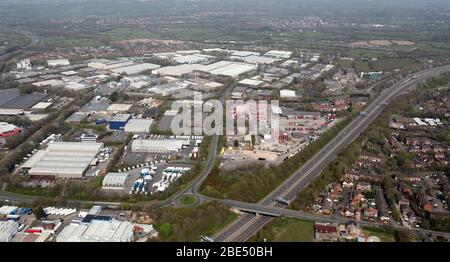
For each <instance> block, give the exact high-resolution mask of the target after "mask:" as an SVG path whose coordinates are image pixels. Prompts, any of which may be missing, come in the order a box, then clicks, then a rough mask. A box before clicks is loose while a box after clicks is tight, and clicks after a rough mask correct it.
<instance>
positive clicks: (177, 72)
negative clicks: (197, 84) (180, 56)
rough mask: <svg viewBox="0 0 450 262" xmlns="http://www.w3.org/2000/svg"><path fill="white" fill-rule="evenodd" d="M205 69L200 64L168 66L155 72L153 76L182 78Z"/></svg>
mask: <svg viewBox="0 0 450 262" xmlns="http://www.w3.org/2000/svg"><path fill="white" fill-rule="evenodd" d="M203 67H204V65H200V64H183V65H177V66H166V67H163V68H160V69H156V70H153V71H152V74H154V75H160V76H174V77H180V76H183V75H185V74H190V73H192V72H194V71H195V70H200V69H201V68H203Z"/></svg>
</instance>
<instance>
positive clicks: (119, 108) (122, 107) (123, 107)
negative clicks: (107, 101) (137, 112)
mask: <svg viewBox="0 0 450 262" xmlns="http://www.w3.org/2000/svg"><path fill="white" fill-rule="evenodd" d="M131 106H132V105H131V104H112V105H110V106H109V107H108V109H106V111H108V112H113V113H119V112H127V111H128V110H130V108H131Z"/></svg>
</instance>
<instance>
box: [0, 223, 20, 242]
mask: <svg viewBox="0 0 450 262" xmlns="http://www.w3.org/2000/svg"><path fill="white" fill-rule="evenodd" d="M18 230H19V223H17V222H15V221H0V242H10V241H11V239H12V238H13V237H14V236H15V235H16V234H17V232H18Z"/></svg>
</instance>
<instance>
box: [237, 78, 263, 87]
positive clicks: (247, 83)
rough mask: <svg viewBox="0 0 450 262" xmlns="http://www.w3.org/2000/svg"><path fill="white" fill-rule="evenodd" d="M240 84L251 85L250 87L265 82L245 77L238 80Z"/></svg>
mask: <svg viewBox="0 0 450 262" xmlns="http://www.w3.org/2000/svg"><path fill="white" fill-rule="evenodd" d="M238 84H241V85H245V86H249V87H259V86H261V85H262V84H264V81H261V80H254V79H244V80H241V81H239V82H238Z"/></svg>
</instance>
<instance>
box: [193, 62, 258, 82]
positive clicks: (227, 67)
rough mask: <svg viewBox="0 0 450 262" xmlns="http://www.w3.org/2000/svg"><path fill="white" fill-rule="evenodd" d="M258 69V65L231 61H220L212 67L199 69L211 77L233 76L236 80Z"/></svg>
mask: <svg viewBox="0 0 450 262" xmlns="http://www.w3.org/2000/svg"><path fill="white" fill-rule="evenodd" d="M257 68H258V66H257V65H251V64H245V63H239V62H230V61H220V62H217V63H214V64H211V65H207V66H204V67H203V68H201V69H198V70H199V71H201V72H205V73H208V74H211V75H218V76H231V77H233V78H236V77H238V76H240V75H243V74H245V73H248V72H252V71H255V70H256V69H257Z"/></svg>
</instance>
